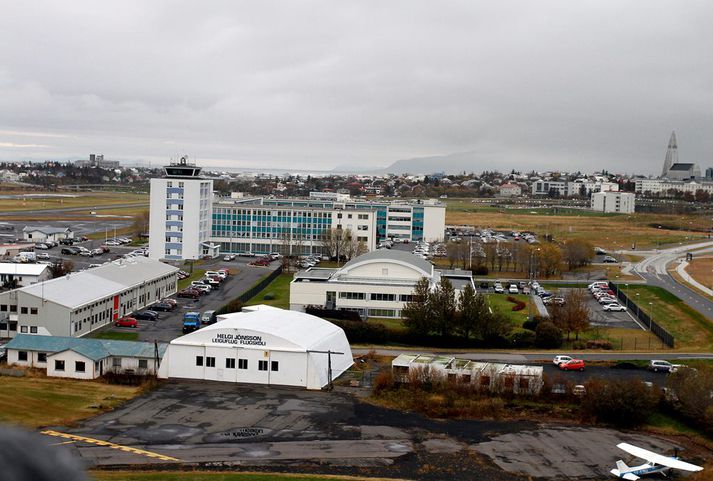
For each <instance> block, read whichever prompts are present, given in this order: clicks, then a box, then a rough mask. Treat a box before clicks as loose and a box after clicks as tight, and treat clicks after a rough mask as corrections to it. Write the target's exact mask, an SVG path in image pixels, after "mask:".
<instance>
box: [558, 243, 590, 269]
mask: <svg viewBox="0 0 713 481" xmlns="http://www.w3.org/2000/svg"><path fill="white" fill-rule="evenodd" d="M563 254H564V256H563V257H564V260H565V262H567V266H568V267H569V269H570V270H572V269H575V268H577V267H582V266H586V265H589V263H590V262H591V261H592V257H594V246H593V245H592V244H591V243H590V242H588V241H586V240H584V239H570V240H568V241H566V242H565V243H564V249H563Z"/></svg>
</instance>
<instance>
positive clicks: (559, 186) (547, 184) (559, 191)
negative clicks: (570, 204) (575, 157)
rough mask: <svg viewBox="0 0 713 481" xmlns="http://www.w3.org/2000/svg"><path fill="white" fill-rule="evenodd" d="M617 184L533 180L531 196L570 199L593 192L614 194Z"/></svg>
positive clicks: (588, 181) (582, 180) (579, 180)
mask: <svg viewBox="0 0 713 481" xmlns="http://www.w3.org/2000/svg"><path fill="white" fill-rule="evenodd" d="M618 190H619V184H617V183H616V182H607V181H602V180H594V181H591V180H584V179H578V180H575V181H566V180H541V179H538V180H535V181H534V182H533V183H532V195H550V196H551V195H556V196H558V197H570V196H573V195H583V194H584V195H589V194H593V193H594V192H616V191H618Z"/></svg>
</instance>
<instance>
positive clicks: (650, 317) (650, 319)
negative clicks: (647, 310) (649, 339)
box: [649, 302, 654, 331]
mask: <svg viewBox="0 0 713 481" xmlns="http://www.w3.org/2000/svg"><path fill="white" fill-rule="evenodd" d="M649 306H651V315H650V316H649V331H650V330H651V323H652V322H654V303H653V302H649Z"/></svg>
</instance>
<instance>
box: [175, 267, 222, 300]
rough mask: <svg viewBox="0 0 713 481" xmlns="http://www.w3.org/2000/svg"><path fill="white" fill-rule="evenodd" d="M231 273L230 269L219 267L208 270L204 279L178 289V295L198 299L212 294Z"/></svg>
mask: <svg viewBox="0 0 713 481" xmlns="http://www.w3.org/2000/svg"><path fill="white" fill-rule="evenodd" d="M229 275H230V270H229V269H225V268H224V269H219V270H217V271H206V272H205V274H204V275H203V278H202V279H199V280H197V281H193V282H191V285H190V286H188V287H186V288H185V289H182V290H180V291H178V294H176V295H177V296H178V297H182V298H187V299H198V298H199V297H200V296H204V295H206V294H210V293H211V292H212V291H214V290H215V289H218V288H220V284H221V283H222V282H223V281H224V280H226V279H227V278H228V276H229Z"/></svg>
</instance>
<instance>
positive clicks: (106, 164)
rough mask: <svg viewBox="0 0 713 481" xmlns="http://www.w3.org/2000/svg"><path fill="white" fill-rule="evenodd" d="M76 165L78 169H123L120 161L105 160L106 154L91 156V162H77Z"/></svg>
mask: <svg viewBox="0 0 713 481" xmlns="http://www.w3.org/2000/svg"><path fill="white" fill-rule="evenodd" d="M74 165H76V166H77V167H99V168H100V169H107V170H113V169H118V168H120V167H121V164H120V163H119V161H118V160H104V154H89V160H75V161H74Z"/></svg>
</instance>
